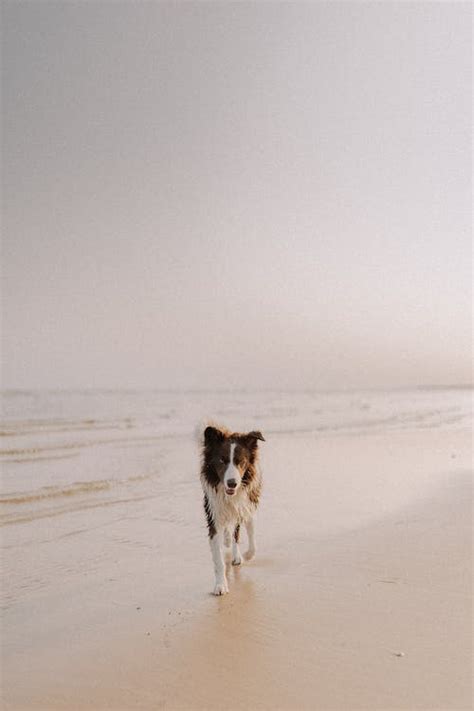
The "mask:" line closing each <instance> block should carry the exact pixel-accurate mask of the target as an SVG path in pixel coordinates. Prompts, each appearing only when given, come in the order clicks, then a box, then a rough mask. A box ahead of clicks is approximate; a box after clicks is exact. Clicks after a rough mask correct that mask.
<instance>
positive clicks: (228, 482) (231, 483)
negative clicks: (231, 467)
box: [227, 479, 237, 489]
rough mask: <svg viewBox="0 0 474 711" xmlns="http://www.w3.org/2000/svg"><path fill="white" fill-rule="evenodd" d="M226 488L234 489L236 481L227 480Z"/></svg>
mask: <svg viewBox="0 0 474 711" xmlns="http://www.w3.org/2000/svg"><path fill="white" fill-rule="evenodd" d="M227 486H228V488H229V489H235V487H236V486H237V481H236V480H235V479H229V480H228V481H227Z"/></svg>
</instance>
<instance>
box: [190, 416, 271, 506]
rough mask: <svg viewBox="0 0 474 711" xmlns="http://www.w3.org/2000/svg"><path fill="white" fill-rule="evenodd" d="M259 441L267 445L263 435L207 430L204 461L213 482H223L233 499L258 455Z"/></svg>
mask: <svg viewBox="0 0 474 711" xmlns="http://www.w3.org/2000/svg"><path fill="white" fill-rule="evenodd" d="M258 440H261V441H262V442H264V441H265V440H264V438H263V436H262V433H261V432H256V431H252V432H248V433H247V434H241V433H239V432H233V433H230V432H227V431H225V430H221V429H218V428H217V427H206V429H205V431H204V462H205V466H206V472H207V474H208V476H209V477H210V478H211V480H212V483H213V484H214V485H215V486H217V485H218V484H219V483H222V484H223V486H224V491H225V493H226V495H227V496H234V495H235V494H236V492H237V491H238V489H239V487H240V486H242V484H243V483H245V479H244V477H245V476H246V473H247V471H248V469H249V467H251V466H252V465H253V464H254V462H255V459H256V456H257V448H258Z"/></svg>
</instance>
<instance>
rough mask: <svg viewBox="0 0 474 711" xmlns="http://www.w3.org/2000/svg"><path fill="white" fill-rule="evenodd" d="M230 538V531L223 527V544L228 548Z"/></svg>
mask: <svg viewBox="0 0 474 711" xmlns="http://www.w3.org/2000/svg"><path fill="white" fill-rule="evenodd" d="M231 542H232V540H231V537H230V531H229V529H228V528H224V545H225V547H226V548H230V544H231Z"/></svg>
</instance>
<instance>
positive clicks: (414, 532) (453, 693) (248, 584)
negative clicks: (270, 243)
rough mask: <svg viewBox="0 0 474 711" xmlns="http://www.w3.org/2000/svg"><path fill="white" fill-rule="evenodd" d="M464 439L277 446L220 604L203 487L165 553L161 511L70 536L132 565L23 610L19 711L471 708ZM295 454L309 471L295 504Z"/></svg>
mask: <svg viewBox="0 0 474 711" xmlns="http://www.w3.org/2000/svg"><path fill="white" fill-rule="evenodd" d="M466 435H467V432H464V433H463V432H452V431H451V432H449V431H445V432H422V433H420V432H416V431H415V432H410V433H402V434H398V435H397V434H394V433H393V432H389V433H386V434H385V435H381V434H372V435H369V436H364V437H359V438H354V437H346V438H344V437H341V436H340V435H337V436H336V437H334V438H324V439H315V438H306V439H305V438H298V441H297V442H295V441H293V440H292V438H291V437H281V438H279V439H278V441H277V440H276V439H275V440H274V441H273V443H272V448H271V449H270V448H268V451H265V453H264V457H263V458H264V478H265V487H266V491H265V494H264V503H263V506H262V511H261V516H260V522H259V530H258V541H259V544H260V545H259V551H258V553H257V559H256V560H255V561H254V562H252V563H251V564H249V565H246V566H243V567H242V569H235V568H234V569H232V570H230V572H229V577H230V590H231V592H230V594H229V595H226V596H224V597H223V598H222V599H216V598H214V597H213V596H212V595H210V593H209V591H210V590H211V583H212V567H211V560H210V555H209V551H208V545H207V542H206V539H205V533H204V522H203V521H202V520H201V511H200V510H197V507H196V508H194V507H195V506H196V492H198V487H196V491H193V492H191V494H190V498H189V503H190V505H192V506H193V508H192V509H191V510H189V511H188V513H189V525H186V526H184V525H178V526H176V525H175V522H174V521H173V520H170V521H166V517H162V516H160V515H158V520H157V523H156V532H158V531H159V532H160V534H159V539H158V540H157V541H156V542H154V541H153V540H150V521H151V519H152V514H153V512H154V511H155V510H156V503H155V502H153V501H150V502H149V505H148V507H147V508H146V509H145V510H141V514H143V518H142V517H141V516H138V515H137V516H135V517H134V515H131V514H133V512H130V511H128V518H127V516H125V518H124V519H122V518H120V519H117V520H116V521H115V522H114V523H112V524H107V525H106V526H101V527H99V529H98V533H93V532H89V533H87V534H80V533H77V535H76V536H74V535H72V533H70V534H69V536H66V538H64V539H62V540H63V541H66V542H68V541H69V542H71V541H73V540H75V539H76V540H80V538H81V536H82V537H83V538H87V541H88V543H87V541H86V540H84V541H83V543H82V545H83V546H85V545H91V544H93V543H94V542H95V544H96V545H97V546H98V548H103V547H104V546H106V545H107V543H110V541H111V540H112V539H114V540H115V538H116V537H117V536H118V537H120V536H121V537H122V538H123V541H124V542H123V543H121V544H120V545H119V547H118V548H117V549H116V550H118V551H122V552H123V553H122V554H121V556H120V554H119V556H118V557H117V559H116V560H114V559H111V558H110V556H106V557H105V558H104V559H103V560H102V559H100V557H98V559H97V565H96V566H95V568H94V569H91V570H89V571H82V572H83V573H84V574H83V575H79V574H77V575H74V576H71V578H70V579H68V580H64V581H63V584H62V585H58V586H57V587H53V588H49V589H47V590H46V589H45V590H43V591H41V590H39V591H37V592H34V591H30V592H29V594H28V595H27V596H26V597H25V598H24V600H23V601H22V602H21V603H19V604H17V605H15V606H14V607H13V609H12V610H10V612H9V614H8V624H7V625H6V626H5V628H4V632H5V634H4V638H5V640H6V642H4V646H3V658H4V664H3V665H2V666H3V673H4V705H5V708H6V709H11V710H12V711H13V710H15V711H19V710H20V709H22V710H23V709H25V710H26V709H45V711H46V709H71V710H72V709H89V710H91V711H92V710H94V711H99V709H100V710H101V709H106V708H107V709H113V710H114V711H126V709H150V711H151V709H169V710H170V711H174V709H176V710H178V709H180V710H182V709H196V710H198V709H218V708H222V707H223V706H225V707H226V708H229V709H236V710H240V709H250V708H251V709H282V710H285V711H290V710H291V711H296V709H308V710H309V709H321V710H322V709H344V711H349V710H350V709H374V711H375V709H379V710H380V709H414V708H419V709H422V708H423V709H445V710H446V709H453V710H454V709H456V710H458V709H468V708H470V704H471V701H472V698H471V689H470V686H469V684H470V654H471V649H470V647H471V637H470V626H469V619H470V616H471V614H472V610H471V571H472V561H471V558H470V555H471V544H472V540H471V516H472V512H471V500H472V483H471V478H470V477H471V475H470V466H469V465H470V461H469V460H470V453H471V452H470V440H469V437H468V436H466ZM302 444H303V445H304V446H302ZM293 447H294V448H295V450H296V451H300V452H301V459H300V462H299V467H301V471H302V472H304V474H302V475H301V481H299V480H297V481H296V482H295V481H294V479H292V481H293V486H294V488H295V489H296V491H295V494H294V498H293V499H292V498H291V497H290V496H288V495H287V501H286V507H285V505H284V504H285V502H284V501H283V502H282V501H281V497H282V494H283V493H284V492H285V491H286V492H287V494H288V489H287V488H285V487H287V477H288V472H286V471H285V470H284V467H283V466H282V458H283V456H284V455H285V453H286V461H288V460H292V457H293V456H294V452H293V451H292V448H293ZM384 453H385V454H384ZM453 453H454V454H455V458H454V459H453ZM382 456H384V457H385V458H384V459H382ZM193 457H194V452H193V450H192V448H190V449H189V451H188V452H187V453H185V455H183V462H182V464H183V466H184V465H185V463H186V462H188V463H189V462H190V461H191V460H192V458H193ZM283 461H284V460H283ZM345 462H350V467H349V466H347V464H346V465H345ZM309 463H312V464H313V466H315V467H316V471H317V473H318V476H317V478H316V479H315V480H313V479H312V478H311V469H310V468H309ZM370 463H371V468H369V470H367V467H368V466H369V465H370ZM449 465H450V466H451V469H450V470H449V471H448V469H449ZM278 467H279V468H278ZM293 476H295V475H293ZM310 486H312V487H313V488H312V489H311V491H310V493H311V495H309V493H308V492H309V487H310ZM305 491H306V492H307V494H308V495H307V496H306V499H305V496H304V493H305ZM180 495H181V492H180ZM183 496H186V494H184V493H183ZM384 498H385V499H386V501H387V505H386V507H385V508H383V507H382V508H380V502H381V501H383V500H384ZM182 505H183V506H184V507H186V506H187V503H184V502H183V504H182ZM298 507H299V508H298ZM351 507H352V509H353V510H352V511H351ZM285 508H289V509H290V513H291V515H290V514H289V513H288V511H286V512H285ZM147 514H148V516H147ZM77 515H78V516H79V514H77ZM39 525H40V526H46V525H47V524H46V522H43V523H41V524H39ZM132 534H133V536H135V538H134V539H133V536H132ZM104 536H105V538H104ZM170 536H173V538H171V540H169V538H170ZM132 540H135V545H133V546H132V545H131V541H132ZM147 541H149V542H150V545H149V547H148V548H147V547H146V542H147ZM58 545H59V544H55V547H56V549H57V546H58ZM68 545H69V543H68ZM67 550H68V551H69V552H71V550H72V549H71V548H68V549H67ZM397 655H400V656H397ZM5 682H6V683H5Z"/></svg>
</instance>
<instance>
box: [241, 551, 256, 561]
mask: <svg viewBox="0 0 474 711" xmlns="http://www.w3.org/2000/svg"><path fill="white" fill-rule="evenodd" d="M254 558H255V551H254V550H252V549H249V550H248V551H245V553H244V560H253V559H254Z"/></svg>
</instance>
